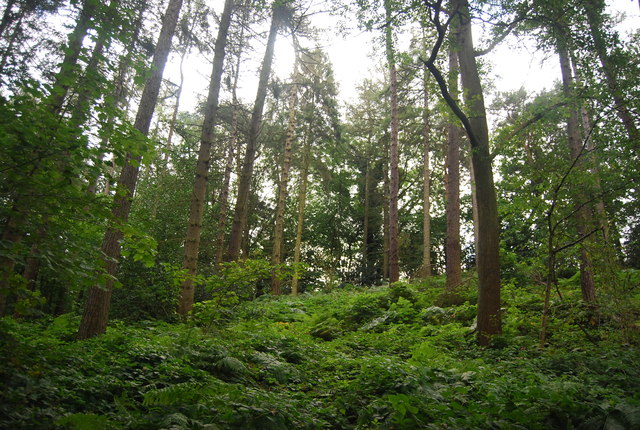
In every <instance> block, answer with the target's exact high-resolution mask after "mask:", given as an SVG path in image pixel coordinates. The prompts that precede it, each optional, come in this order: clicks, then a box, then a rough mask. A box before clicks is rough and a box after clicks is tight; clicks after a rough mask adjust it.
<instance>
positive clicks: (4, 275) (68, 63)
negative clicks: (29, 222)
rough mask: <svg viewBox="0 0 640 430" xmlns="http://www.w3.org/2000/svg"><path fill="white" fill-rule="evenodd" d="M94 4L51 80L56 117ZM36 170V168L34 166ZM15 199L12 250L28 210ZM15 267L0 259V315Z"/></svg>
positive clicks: (6, 234)
mask: <svg viewBox="0 0 640 430" xmlns="http://www.w3.org/2000/svg"><path fill="white" fill-rule="evenodd" d="M94 9H95V5H94V4H93V3H92V2H91V1H88V0H87V1H86V2H85V3H84V4H83V8H82V10H81V12H80V15H79V16H78V19H77V21H76V26H75V28H74V30H73V31H72V32H71V33H70V34H69V37H68V40H67V45H66V49H65V50H64V52H65V55H64V59H63V61H62V63H61V64H60V70H59V71H58V73H57V74H56V76H55V78H54V82H53V85H52V87H51V94H50V95H49V97H48V99H47V100H46V102H45V103H46V106H47V108H48V109H49V111H50V112H51V113H53V114H54V115H59V114H60V111H61V109H62V106H63V104H64V101H65V99H66V97H67V94H68V92H69V88H70V87H71V82H72V81H73V77H74V75H75V74H76V73H77V69H78V65H77V63H78V59H79V57H80V53H81V50H82V42H83V41H84V37H85V36H86V34H87V31H88V29H89V25H90V23H91V19H92V16H93V13H94ZM34 169H37V167H34ZM21 200H23V199H21V198H19V197H17V198H15V199H14V203H13V207H14V208H15V209H17V210H14V211H12V213H10V214H9V217H8V220H7V223H6V224H5V230H4V231H3V235H2V237H3V242H4V243H7V244H9V246H10V247H13V246H15V245H17V244H18V243H20V242H21V241H22V232H21V231H20V228H21V226H22V225H23V224H24V223H25V221H26V219H27V218H28V217H29V215H30V214H29V208H28V207H26V205H27V202H24V201H21ZM14 267H15V260H14V259H13V258H10V257H9V256H2V257H0V272H1V273H0V315H2V312H3V311H4V303H5V301H6V295H7V294H8V291H9V282H10V278H11V276H12V274H13V270H14Z"/></svg>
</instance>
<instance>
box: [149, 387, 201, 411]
mask: <svg viewBox="0 0 640 430" xmlns="http://www.w3.org/2000/svg"><path fill="white" fill-rule="evenodd" d="M207 387H208V386H206V385H204V384H202V383H201V382H183V383H181V384H174V385H169V386H168V387H164V388H157V389H155V390H150V391H147V392H146V393H145V394H144V403H143V404H144V405H145V406H152V405H178V404H183V403H189V402H191V401H193V400H194V399H197V398H198V397H199V396H202V394H203V391H205V390H206V389H207Z"/></svg>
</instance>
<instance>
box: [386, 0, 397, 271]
mask: <svg viewBox="0 0 640 430" xmlns="http://www.w3.org/2000/svg"><path fill="white" fill-rule="evenodd" d="M384 6H385V10H386V16H387V23H388V24H387V26H386V33H385V41H386V54H387V67H388V68H389V107H390V111H391V134H390V137H389V145H390V146H389V283H392V282H397V281H398V280H399V279H400V255H399V246H398V236H399V220H398V191H399V188H400V177H399V172H398V77H397V71H396V61H395V52H394V48H393V31H392V27H393V26H392V25H391V4H390V2H389V0H385V4H384Z"/></svg>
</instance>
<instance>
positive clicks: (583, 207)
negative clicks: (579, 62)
mask: <svg viewBox="0 0 640 430" xmlns="http://www.w3.org/2000/svg"><path fill="white" fill-rule="evenodd" d="M558 56H559V58H560V72H561V73H562V89H563V94H564V96H565V97H566V98H567V100H572V99H573V98H574V93H573V86H574V79H573V74H572V73H571V60H570V57H569V51H568V49H567V46H566V45H565V41H564V38H563V37H562V36H561V37H558ZM567 139H568V142H569V150H570V154H571V159H572V160H576V159H578V158H580V157H582V156H583V155H584V149H585V147H584V145H583V142H582V135H581V133H580V122H579V113H578V110H577V109H576V108H575V107H571V108H570V112H569V118H567ZM575 198H576V202H575V206H576V212H575V220H576V228H577V230H578V235H579V237H580V238H584V240H582V241H581V243H580V284H581V287H582V299H583V300H584V301H585V303H588V304H595V302H596V287H595V281H594V278H593V261H592V258H591V255H590V252H589V250H588V247H587V244H586V243H585V242H586V241H587V237H588V236H589V234H590V233H589V232H590V226H591V224H592V214H591V211H590V209H589V206H588V205H587V204H585V203H584V202H586V201H587V196H586V193H585V192H584V190H581V191H576V193H575Z"/></svg>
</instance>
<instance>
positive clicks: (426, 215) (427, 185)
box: [421, 67, 432, 278]
mask: <svg viewBox="0 0 640 430" xmlns="http://www.w3.org/2000/svg"><path fill="white" fill-rule="evenodd" d="M423 91H424V99H423V107H422V268H421V276H422V277H424V278H428V277H430V276H431V274H432V268H431V166H430V152H431V129H430V124H429V117H430V112H429V70H427V68H426V67H425V69H424V77H423Z"/></svg>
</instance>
